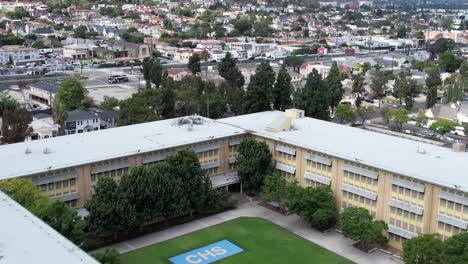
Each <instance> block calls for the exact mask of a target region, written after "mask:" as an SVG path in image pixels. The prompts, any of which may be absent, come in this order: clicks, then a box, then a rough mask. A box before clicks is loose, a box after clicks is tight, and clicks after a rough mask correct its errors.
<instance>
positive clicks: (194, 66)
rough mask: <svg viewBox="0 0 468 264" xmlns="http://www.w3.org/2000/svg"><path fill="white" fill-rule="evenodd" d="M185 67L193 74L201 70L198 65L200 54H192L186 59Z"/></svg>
mask: <svg viewBox="0 0 468 264" xmlns="http://www.w3.org/2000/svg"><path fill="white" fill-rule="evenodd" d="M187 67H188V68H189V70H190V71H191V72H192V73H193V74H197V73H199V72H201V66H200V56H199V55H198V54H193V55H192V56H191V57H190V58H189V61H188V65H187Z"/></svg>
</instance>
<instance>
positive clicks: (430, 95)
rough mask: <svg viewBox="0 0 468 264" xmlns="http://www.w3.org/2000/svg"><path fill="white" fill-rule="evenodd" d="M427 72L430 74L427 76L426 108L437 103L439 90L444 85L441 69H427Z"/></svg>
mask: <svg viewBox="0 0 468 264" xmlns="http://www.w3.org/2000/svg"><path fill="white" fill-rule="evenodd" d="M426 73H427V75H428V76H427V78H426V87H427V96H426V108H431V107H433V106H434V105H435V104H436V103H437V90H438V88H439V86H440V85H442V80H441V79H440V71H439V68H437V67H431V68H428V69H426Z"/></svg>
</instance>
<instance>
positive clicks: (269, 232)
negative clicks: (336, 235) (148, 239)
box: [121, 218, 353, 264]
mask: <svg viewBox="0 0 468 264" xmlns="http://www.w3.org/2000/svg"><path fill="white" fill-rule="evenodd" d="M224 239H227V240H229V241H230V242H232V243H234V244H236V245H237V246H239V247H241V248H242V249H244V251H243V252H241V253H239V254H237V255H233V256H230V257H227V258H225V259H222V260H220V261H218V262H216V263H217V264H250V263H251V264H262V263H268V264H275V263H277V264H289V263H301V264H304V263H313V264H322V263H323V264H350V263H353V262H351V261H350V260H347V259H345V258H343V257H341V256H338V255H336V254H335V253H333V252H330V251H328V250H326V249H324V248H322V247H320V246H318V245H316V244H314V243H312V242H310V241H307V240H305V239H303V238H301V237H299V236H297V235H295V234H292V233H290V232H289V231H287V230H285V229H283V228H281V227H279V226H277V225H275V224H273V223H271V222H268V221H266V220H264V219H260V218H238V219H235V220H232V221H229V222H225V223H222V224H219V225H216V226H212V227H209V228H205V229H203V230H200V231H196V232H193V233H190V234H187V235H184V236H180V237H176V238H174V239H171V240H168V241H164V242H161V243H157V244H154V245H151V246H148V247H146V248H142V249H138V250H135V251H132V252H129V253H127V254H124V255H122V257H121V259H122V264H145V263H148V264H156V263H158V264H159V263H161V264H164V263H165V264H169V263H171V262H170V261H169V260H168V259H169V258H171V257H173V256H177V255H180V254H183V253H185V252H188V251H191V250H193V249H196V248H199V247H204V246H207V245H209V244H212V243H214V242H218V241H220V240H224Z"/></svg>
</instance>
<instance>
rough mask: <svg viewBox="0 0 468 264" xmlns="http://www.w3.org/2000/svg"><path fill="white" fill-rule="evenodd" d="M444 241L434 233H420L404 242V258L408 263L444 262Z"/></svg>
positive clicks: (432, 263)
mask: <svg viewBox="0 0 468 264" xmlns="http://www.w3.org/2000/svg"><path fill="white" fill-rule="evenodd" d="M441 251H442V241H441V240H440V239H438V238H437V236H436V235H434V234H426V235H419V236H417V237H414V238H412V239H410V240H408V241H405V243H403V260H404V261H405V263H408V264H442V263H443V262H442V258H441V254H440V253H441Z"/></svg>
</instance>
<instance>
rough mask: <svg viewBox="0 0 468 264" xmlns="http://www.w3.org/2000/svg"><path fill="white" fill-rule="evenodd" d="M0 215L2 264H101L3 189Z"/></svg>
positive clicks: (0, 253)
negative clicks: (0, 220)
mask: <svg viewBox="0 0 468 264" xmlns="http://www.w3.org/2000/svg"><path fill="white" fill-rule="evenodd" d="M2 167H3V166H2ZM0 215H1V219H2V229H1V230H0V237H1V241H2V242H3V243H0V263H2V264H20V263H49V264H64V263H66V264H99V262H97V261H96V260H94V259H93V258H92V257H90V256H89V255H88V254H86V253H85V252H84V251H82V250H81V249H80V248H79V247H78V246H76V245H74V244H73V243H72V242H70V241H69V240H67V239H66V238H64V237H63V236H62V235H61V234H59V233H58V232H57V231H55V230H54V229H53V228H52V227H50V226H48V225H47V224H45V223H44V222H42V220H40V219H39V218H37V217H36V216H34V215H33V214H32V213H30V212H29V211H28V210H27V209H25V208H24V207H22V206H21V205H19V204H18V203H17V202H15V201H13V199H11V198H10V197H8V196H7V195H6V194H5V193H3V192H1V191H0Z"/></svg>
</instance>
